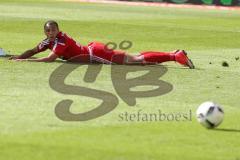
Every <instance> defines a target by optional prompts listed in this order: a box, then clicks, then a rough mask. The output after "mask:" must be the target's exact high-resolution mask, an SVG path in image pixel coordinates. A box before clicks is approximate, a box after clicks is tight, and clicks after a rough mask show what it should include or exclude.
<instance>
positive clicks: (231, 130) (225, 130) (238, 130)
mask: <svg viewBox="0 0 240 160" xmlns="http://www.w3.org/2000/svg"><path fill="white" fill-rule="evenodd" d="M213 131H220V132H235V133H240V129H231V128H215V129H213Z"/></svg>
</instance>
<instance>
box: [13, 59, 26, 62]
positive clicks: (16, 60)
mask: <svg viewBox="0 0 240 160" xmlns="http://www.w3.org/2000/svg"><path fill="white" fill-rule="evenodd" d="M13 61H15V62H24V61H27V60H26V59H13Z"/></svg>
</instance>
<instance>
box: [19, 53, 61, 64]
mask: <svg viewBox="0 0 240 160" xmlns="http://www.w3.org/2000/svg"><path fill="white" fill-rule="evenodd" d="M57 58H58V55H56V54H55V53H54V52H51V53H50V54H49V55H48V56H47V57H43V58H37V59H15V61H31V62H53V61H55V60H56V59H57Z"/></svg>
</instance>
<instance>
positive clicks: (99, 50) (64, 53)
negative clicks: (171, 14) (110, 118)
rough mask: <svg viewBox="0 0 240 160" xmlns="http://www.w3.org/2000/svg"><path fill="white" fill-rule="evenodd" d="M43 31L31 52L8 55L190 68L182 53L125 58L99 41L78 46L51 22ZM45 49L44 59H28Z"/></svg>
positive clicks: (191, 65) (128, 56) (125, 55)
mask: <svg viewBox="0 0 240 160" xmlns="http://www.w3.org/2000/svg"><path fill="white" fill-rule="evenodd" d="M44 32H45V34H46V36H47V38H46V39H44V40H43V41H42V42H41V43H39V44H38V46H36V47H35V48H33V49H30V50H27V51H25V52H24V53H23V54H21V55H19V56H12V57H11V58H10V59H12V60H15V61H34V62H53V61H54V60H56V59H57V58H61V59H63V60H67V61H69V62H79V63H105V64H141V65H144V64H158V63H162V62H166V61H176V62H178V63H180V64H181V65H183V66H186V67H189V68H191V69H193V68H194V65H193V63H192V61H191V60H190V59H189V58H188V57H187V54H186V52H185V51H184V50H176V51H174V52H169V53H166V52H152V51H147V52H142V53H140V54H139V55H129V54H127V53H125V52H123V51H117V50H110V49H107V48H106V45H105V44H103V43H100V42H91V43H90V44H88V46H82V45H81V44H78V43H77V42H76V41H75V40H74V39H72V38H71V37H69V36H68V35H67V34H66V33H63V32H61V31H59V28H58V24H57V22H55V21H52V20H50V21H47V22H46V23H45V24H44ZM47 49H50V50H51V53H50V54H49V55H48V56H47V57H43V58H37V59H31V58H30V57H32V56H33V55H35V54H37V53H39V52H43V51H45V50H47Z"/></svg>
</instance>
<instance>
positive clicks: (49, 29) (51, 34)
mask: <svg viewBox="0 0 240 160" xmlns="http://www.w3.org/2000/svg"><path fill="white" fill-rule="evenodd" d="M44 32H45V34H46V36H47V38H48V39H49V40H50V41H54V40H55V39H56V37H57V34H58V33H59V30H58V28H57V27H56V26H55V25H49V26H46V27H45V29H44Z"/></svg>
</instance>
